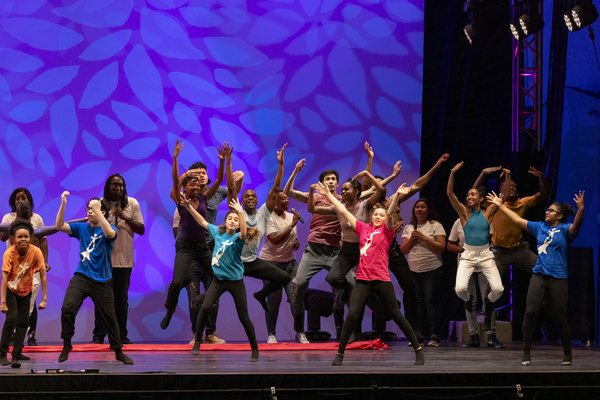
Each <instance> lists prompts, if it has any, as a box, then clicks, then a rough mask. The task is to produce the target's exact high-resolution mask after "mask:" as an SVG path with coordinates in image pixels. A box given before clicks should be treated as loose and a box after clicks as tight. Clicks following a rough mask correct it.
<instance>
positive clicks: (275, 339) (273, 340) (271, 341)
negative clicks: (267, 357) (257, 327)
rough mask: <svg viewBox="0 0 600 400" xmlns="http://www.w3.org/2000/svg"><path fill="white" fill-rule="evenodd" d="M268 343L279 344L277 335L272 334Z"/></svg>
mask: <svg viewBox="0 0 600 400" xmlns="http://www.w3.org/2000/svg"><path fill="white" fill-rule="evenodd" d="M267 343H277V338H276V337H275V335H273V334H270V335H269V338H268V339H267Z"/></svg>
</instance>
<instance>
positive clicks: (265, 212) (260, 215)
mask: <svg viewBox="0 0 600 400" xmlns="http://www.w3.org/2000/svg"><path fill="white" fill-rule="evenodd" d="M270 216H271V212H270V211H269V209H268V208H267V203H265V204H263V205H262V206H260V208H259V209H258V210H256V212H255V213H254V214H252V215H248V213H247V212H246V210H244V218H245V219H246V225H247V226H248V227H250V228H256V229H258V230H259V232H260V233H259V235H258V237H256V238H254V239H253V240H249V239H248V238H246V242H245V243H244V248H243V249H242V262H252V261H254V260H256V255H257V254H258V246H259V245H260V242H261V241H262V238H263V235H264V234H265V231H266V230H267V221H269V217H270Z"/></svg>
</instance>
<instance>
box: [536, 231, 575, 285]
mask: <svg viewBox="0 0 600 400" xmlns="http://www.w3.org/2000/svg"><path fill="white" fill-rule="evenodd" d="M570 226H571V224H558V225H557V226H550V225H548V224H546V223H545V222H530V221H528V222H527V230H528V231H529V233H531V234H532V235H533V236H535V237H536V239H537V246H538V248H537V249H538V258H537V262H536V263H535V267H533V272H534V273H536V274H544V275H550V276H553V277H555V278H566V277H567V275H568V271H567V249H568V248H569V245H570V244H571V243H572V242H573V240H575V236H573V235H571V232H569V227H570Z"/></svg>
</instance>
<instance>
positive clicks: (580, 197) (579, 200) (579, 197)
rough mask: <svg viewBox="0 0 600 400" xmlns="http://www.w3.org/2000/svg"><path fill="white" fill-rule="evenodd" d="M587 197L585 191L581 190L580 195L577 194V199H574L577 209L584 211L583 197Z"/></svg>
mask: <svg viewBox="0 0 600 400" xmlns="http://www.w3.org/2000/svg"><path fill="white" fill-rule="evenodd" d="M584 195H585V190H583V191H582V190H580V191H579V195H578V194H577V193H575V197H574V198H573V200H574V201H575V204H577V208H578V209H580V210H583V196H584Z"/></svg>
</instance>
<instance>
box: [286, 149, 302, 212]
mask: <svg viewBox="0 0 600 400" xmlns="http://www.w3.org/2000/svg"><path fill="white" fill-rule="evenodd" d="M305 164H306V160H305V159H304V158H303V159H302V160H300V161H298V163H297V164H296V168H294V172H292V175H291V176H290V177H289V179H288V181H287V183H286V184H285V187H284V188H283V193H285V195H286V196H287V197H289V198H290V199H294V200H296V201H300V202H302V203H306V202H308V193H304V192H301V191H299V190H294V181H295V180H296V175H298V172H300V171H302V168H304V165H305Z"/></svg>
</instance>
